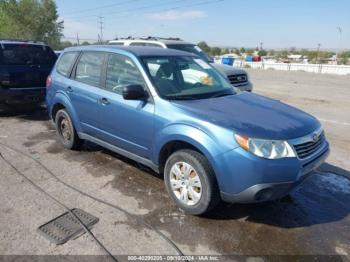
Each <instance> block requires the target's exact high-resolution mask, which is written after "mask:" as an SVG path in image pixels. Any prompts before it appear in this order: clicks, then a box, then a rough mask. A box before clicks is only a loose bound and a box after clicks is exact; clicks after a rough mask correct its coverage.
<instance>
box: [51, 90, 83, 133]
mask: <svg viewBox="0 0 350 262" xmlns="http://www.w3.org/2000/svg"><path fill="white" fill-rule="evenodd" d="M61 109H66V110H67V112H68V114H69V116H70V118H71V120H72V122H73V125H74V128H75V129H76V131H77V132H78V133H79V132H81V125H80V121H79V117H78V114H77V113H76V111H75V109H74V107H73V106H72V104H71V102H70V99H69V98H68V97H67V96H66V95H64V94H62V93H58V94H57V95H56V96H55V98H54V100H53V102H52V103H51V107H50V111H49V114H50V116H51V118H52V120H53V121H55V116H56V114H57V112H58V111H59V110H61Z"/></svg>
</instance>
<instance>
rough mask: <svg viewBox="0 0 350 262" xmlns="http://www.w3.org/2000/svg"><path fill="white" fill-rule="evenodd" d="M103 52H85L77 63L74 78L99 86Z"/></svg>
mask: <svg viewBox="0 0 350 262" xmlns="http://www.w3.org/2000/svg"><path fill="white" fill-rule="evenodd" d="M104 55H105V54H104V53H102V52H85V53H83V55H82V56H81V58H80V60H79V63H78V65H77V70H76V74H75V79H76V80H77V81H80V82H83V83H86V84H88V85H92V86H99V85H100V81H101V73H102V67H103V60H104Z"/></svg>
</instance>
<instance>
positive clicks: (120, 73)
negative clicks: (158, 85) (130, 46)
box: [106, 54, 144, 94]
mask: <svg viewBox="0 0 350 262" xmlns="http://www.w3.org/2000/svg"><path fill="white" fill-rule="evenodd" d="M127 85H142V86H144V81H143V77H142V75H141V73H140V71H139V70H138V68H137V67H136V65H135V64H134V63H133V61H131V59H130V58H128V57H126V56H123V55H117V54H113V55H112V54H111V55H109V57H108V63H107V77H106V89H107V90H109V91H112V92H114V93H117V94H121V93H122V91H123V87H124V86H127Z"/></svg>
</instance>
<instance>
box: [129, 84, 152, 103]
mask: <svg viewBox="0 0 350 262" xmlns="http://www.w3.org/2000/svg"><path fill="white" fill-rule="evenodd" d="M123 98H124V99H125V100H143V99H145V98H147V93H146V91H145V90H144V88H143V86H141V85H128V86H125V87H124V88H123Z"/></svg>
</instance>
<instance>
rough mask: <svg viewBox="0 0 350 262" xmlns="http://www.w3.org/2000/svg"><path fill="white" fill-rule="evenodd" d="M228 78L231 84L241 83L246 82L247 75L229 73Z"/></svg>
mask: <svg viewBox="0 0 350 262" xmlns="http://www.w3.org/2000/svg"><path fill="white" fill-rule="evenodd" d="M228 79H229V80H230V83H231V84H232V85H237V84H242V83H245V82H247V80H248V79H247V75H245V74H241V75H229V76H228Z"/></svg>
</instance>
